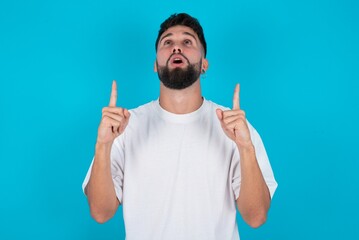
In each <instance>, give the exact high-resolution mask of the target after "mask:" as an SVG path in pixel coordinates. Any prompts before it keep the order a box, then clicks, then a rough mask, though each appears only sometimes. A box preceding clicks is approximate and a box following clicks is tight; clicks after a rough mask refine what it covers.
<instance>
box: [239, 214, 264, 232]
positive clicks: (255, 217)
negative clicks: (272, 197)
mask: <svg viewBox="0 0 359 240" xmlns="http://www.w3.org/2000/svg"><path fill="white" fill-rule="evenodd" d="M244 220H245V222H246V223H247V224H248V225H249V226H251V227H252V228H259V227H260V226H262V225H263V224H264V223H265V222H266V221H267V214H266V213H264V212H263V213H256V214H251V215H250V216H247V217H246V218H245V219H244Z"/></svg>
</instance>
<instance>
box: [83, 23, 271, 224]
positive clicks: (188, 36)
mask: <svg viewBox="0 0 359 240" xmlns="http://www.w3.org/2000/svg"><path fill="white" fill-rule="evenodd" d="M173 53H175V54H178V53H181V54H183V55H184V56H185V57H186V58H187V59H188V61H189V62H190V63H198V62H200V60H202V66H201V69H202V70H204V71H207V69H208V61H207V59H206V58H205V57H204V50H203V47H202V45H201V43H200V41H199V39H198V36H197V34H196V33H195V32H194V31H193V30H192V29H191V28H189V27H185V26H174V27H171V28H169V29H168V30H167V31H165V32H164V33H163V34H162V36H161V39H160V41H159V44H158V48H157V56H156V61H157V64H158V65H159V66H165V65H166V64H167V62H168V60H169V59H170V56H174V57H175V56H178V57H180V56H181V55H172V54H173ZM157 64H156V62H155V65H154V71H155V72H156V71H157ZM168 64H169V65H168V66H169V68H170V69H173V68H175V67H182V68H185V67H186V66H187V65H188V62H187V61H183V64H180V65H176V64H174V63H172V61H171V59H170V61H169V62H168ZM239 93H240V87H239V84H237V85H236V87H235V91H234V95H233V108H232V110H228V111H222V110H221V109H217V110H216V114H217V117H218V121H220V123H221V126H222V128H223V131H224V133H225V134H226V135H227V136H228V137H229V138H230V139H231V140H233V141H234V142H235V143H236V145H237V147H238V150H239V153H240V159H241V160H240V161H241V187H240V193H239V197H238V199H237V207H238V210H239V212H240V213H241V215H242V217H243V219H244V220H245V221H246V222H247V223H248V224H249V225H250V226H252V227H259V226H260V225H262V224H263V223H264V222H265V221H266V217H267V212H268V209H269V206H270V194H269V190H268V187H267V185H266V183H265V181H264V179H263V176H262V173H261V171H260V168H259V166H258V162H257V159H256V156H255V149H254V146H253V143H252V141H251V138H250V133H249V129H248V125H247V121H246V117H245V112H244V111H243V110H241V108H240V98H239ZM159 101H160V105H161V107H162V108H164V109H165V110H167V111H169V112H172V113H176V114H186V113H190V112H193V111H195V110H197V109H198V108H199V107H200V106H201V105H202V103H203V98H202V93H201V86H200V81H199V79H198V80H197V81H196V82H195V83H194V84H193V85H191V86H190V87H188V88H185V89H182V90H173V89H169V88H167V87H165V86H164V85H163V84H162V83H160V97H159ZM116 102H117V85H116V82H115V81H113V83H112V91H111V97H110V103H109V106H108V107H105V108H103V110H102V119H101V122H100V125H99V128H98V136H97V142H96V148H95V159H94V164H93V167H92V172H91V177H90V180H89V183H88V185H87V187H86V189H85V191H86V194H87V196H88V201H89V205H90V211H91V215H92V216H93V218H94V219H95V220H96V221H97V222H100V223H103V222H106V221H107V220H109V219H110V218H111V217H112V216H113V215H114V214H115V213H116V211H117V208H118V206H119V205H120V202H119V201H118V199H117V197H116V193H115V190H114V185H113V181H112V176H111V164H110V152H111V146H112V144H113V141H114V139H115V138H116V137H118V136H119V135H121V134H122V133H123V131H124V130H125V128H126V126H127V124H128V121H129V119H130V113H129V111H128V110H127V109H125V108H122V107H117V106H116Z"/></svg>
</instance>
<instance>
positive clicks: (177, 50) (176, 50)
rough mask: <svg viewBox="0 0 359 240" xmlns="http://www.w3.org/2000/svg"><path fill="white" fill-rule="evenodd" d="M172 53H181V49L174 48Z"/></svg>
mask: <svg viewBox="0 0 359 240" xmlns="http://www.w3.org/2000/svg"><path fill="white" fill-rule="evenodd" d="M173 53H181V49H180V48H179V47H174V48H173Z"/></svg>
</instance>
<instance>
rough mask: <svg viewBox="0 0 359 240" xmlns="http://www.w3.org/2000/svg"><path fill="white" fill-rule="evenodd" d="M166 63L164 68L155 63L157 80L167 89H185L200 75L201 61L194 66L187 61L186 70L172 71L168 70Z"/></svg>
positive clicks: (175, 69)
mask: <svg viewBox="0 0 359 240" xmlns="http://www.w3.org/2000/svg"><path fill="white" fill-rule="evenodd" d="M168 62H169V61H167V64H166V66H159V65H158V62H157V61H156V64H157V74H158V78H159V79H160V81H161V82H162V83H163V85H165V86H166V87H167V88H170V89H175V90H181V89H185V88H187V87H189V86H191V85H192V84H193V83H195V82H196V81H197V80H198V79H199V76H200V75H201V66H202V59H201V60H200V62H199V63H194V64H190V63H189V61H188V60H187V62H188V66H187V67H186V68H183V69H182V68H174V69H172V70H170V69H169V67H168Z"/></svg>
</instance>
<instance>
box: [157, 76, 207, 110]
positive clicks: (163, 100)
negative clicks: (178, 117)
mask: <svg viewBox="0 0 359 240" xmlns="http://www.w3.org/2000/svg"><path fill="white" fill-rule="evenodd" d="M202 103H203V98H202V93H201V85H200V81H199V80H197V81H196V82H195V83H193V84H192V85H191V86H190V87H187V88H185V89H181V90H174V89H169V88H167V87H165V86H164V85H163V84H162V83H161V85H160V105H161V107H162V108H163V109H165V110H166V111H168V112H171V113H175V114H186V113H191V112H194V111H196V110H197V109H199V108H200V107H201V105H202Z"/></svg>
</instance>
